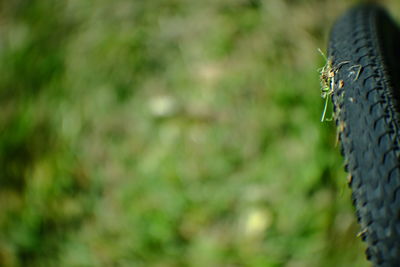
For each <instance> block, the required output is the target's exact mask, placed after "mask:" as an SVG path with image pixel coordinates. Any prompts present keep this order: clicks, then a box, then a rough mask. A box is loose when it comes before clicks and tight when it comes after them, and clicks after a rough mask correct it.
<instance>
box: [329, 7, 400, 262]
mask: <svg viewBox="0 0 400 267" xmlns="http://www.w3.org/2000/svg"><path fill="white" fill-rule="evenodd" d="M399 50H400V30H399V29H398V27H397V25H396V23H395V22H394V20H393V19H392V18H391V17H390V16H389V15H388V13H387V12H386V11H385V10H384V9H383V8H382V7H380V6H378V5H375V4H364V5H359V6H356V7H354V8H351V9H350V10H348V11H347V12H346V13H345V14H344V15H343V16H341V17H340V18H339V19H338V20H337V21H336V23H335V24H334V26H333V28H332V31H331V34H330V40H329V47H328V56H329V58H330V59H331V60H332V66H333V69H334V70H335V73H334V80H333V81H334V85H333V86H334V91H333V93H332V101H333V104H334V114H335V115H334V117H335V121H336V125H337V129H338V135H339V141H340V143H341V153H342V155H343V156H344V159H345V164H344V165H345V166H344V167H345V170H346V171H347V172H348V173H349V186H350V188H351V190H352V200H353V204H354V206H355V210H356V216H357V219H358V223H359V224H360V228H361V231H360V236H361V238H362V240H363V241H364V242H366V245H367V249H366V256H367V259H368V260H370V261H371V262H372V263H373V264H374V266H400V162H399V158H400V116H399V112H398V111H399V106H398V102H399V101H398V99H399V95H400V93H399V90H398V89H399V84H400V79H399V77H400V64H399V63H398V62H396V60H397V59H400V51H399Z"/></svg>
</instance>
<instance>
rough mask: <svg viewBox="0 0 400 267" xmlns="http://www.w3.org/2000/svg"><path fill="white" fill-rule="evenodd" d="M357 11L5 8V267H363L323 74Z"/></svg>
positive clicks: (105, 5)
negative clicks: (326, 52)
mask: <svg viewBox="0 0 400 267" xmlns="http://www.w3.org/2000/svg"><path fill="white" fill-rule="evenodd" d="M354 2H356V1H344V0H342V1H334V2H333V1H316V0H309V1H306V0H302V1H300V0H298V1H289V0H287V1H257V0H230V1H228V0H219V1H211V0H205V1H183V0H168V1H167V0H152V1H127V0H116V1H113V2H109V1H105V0H99V1H94V0H88V1H78V0H69V1H64V2H60V1H55V0H49V1H39V0H36V1H24V0H14V1H0V8H1V9H0V12H1V16H0V17H1V19H0V59H1V61H0V62H1V64H0V73H1V75H0V104H1V107H2V112H1V113H0V169H1V177H0V191H1V192H0V208H1V210H2V212H1V214H0V229H1V231H0V265H1V266H290V267H294V266H296V267H297V266H365V265H366V264H367V263H366V261H365V259H364V253H363V250H364V248H363V245H362V244H361V242H360V240H359V239H358V238H356V234H357V231H358V226H357V225H356V223H355V219H354V216H353V209H352V207H351V202H350V192H349V190H348V188H347V186H346V178H345V177H346V174H345V173H344V172H343V171H342V163H341V161H342V159H341V158H340V156H339V152H338V149H337V147H335V146H334V144H335V129H334V127H333V125H331V124H329V123H324V124H321V123H320V122H319V119H320V115H321V111H322V104H323V103H322V100H321V99H320V96H319V91H318V90H319V82H318V73H317V71H316V70H317V69H318V67H320V66H321V65H323V64H324V62H323V59H322V58H321V57H320V55H319V54H318V53H317V50H316V49H317V48H318V47H321V48H324V47H326V39H327V34H328V32H329V28H330V26H331V25H332V23H333V21H334V19H335V18H336V17H337V16H338V15H339V14H340V13H341V12H343V11H344V10H345V9H346V8H347V7H348V6H349V5H351V3H354ZM385 2H386V3H387V6H388V7H390V9H391V11H392V13H396V11H399V10H400V6H399V4H398V3H396V2H395V1H385Z"/></svg>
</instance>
